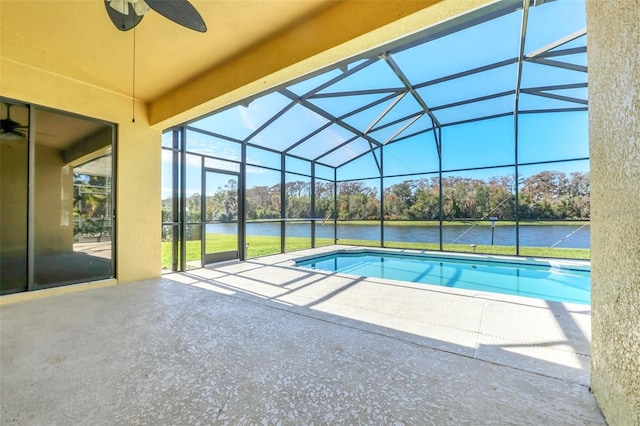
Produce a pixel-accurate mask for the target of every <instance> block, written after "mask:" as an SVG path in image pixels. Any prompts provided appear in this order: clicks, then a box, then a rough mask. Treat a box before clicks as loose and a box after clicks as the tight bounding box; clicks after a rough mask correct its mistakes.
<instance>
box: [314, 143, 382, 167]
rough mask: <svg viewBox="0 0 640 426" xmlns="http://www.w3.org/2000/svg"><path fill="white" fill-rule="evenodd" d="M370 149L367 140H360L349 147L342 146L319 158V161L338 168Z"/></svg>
mask: <svg viewBox="0 0 640 426" xmlns="http://www.w3.org/2000/svg"><path fill="white" fill-rule="evenodd" d="M370 149H371V147H370V145H369V142H367V141H366V140H365V139H362V138H358V139H355V140H354V141H353V142H351V143H349V144H348V145H345V146H342V147H340V148H338V149H336V150H335V151H333V152H330V153H329V154H327V155H324V156H322V157H320V158H318V161H319V162H321V163H324V164H327V165H329V166H332V167H338V166H340V165H342V164H344V163H346V162H348V161H349V160H351V159H353V158H356V157H358V156H359V155H360V154H362V153H364V152H366V151H368V150H370Z"/></svg>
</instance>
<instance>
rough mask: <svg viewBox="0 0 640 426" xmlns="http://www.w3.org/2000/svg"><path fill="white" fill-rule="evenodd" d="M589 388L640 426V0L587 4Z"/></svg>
mask: <svg viewBox="0 0 640 426" xmlns="http://www.w3.org/2000/svg"><path fill="white" fill-rule="evenodd" d="M587 28H588V31H589V38H588V49H589V131H590V140H591V152H590V155H591V214H592V216H591V218H592V221H591V238H592V240H591V249H592V250H591V256H592V257H591V263H592V331H593V341H592V349H591V356H592V370H591V371H592V377H591V383H592V389H593V391H594V393H595V396H596V398H597V400H598V403H599V404H600V406H601V408H602V411H603V412H604V415H605V416H606V418H607V421H608V422H609V424H611V425H639V424H640V1H638V0H625V1H622V0H620V1H596V0H589V1H587Z"/></svg>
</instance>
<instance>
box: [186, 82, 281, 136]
mask: <svg viewBox="0 0 640 426" xmlns="http://www.w3.org/2000/svg"><path fill="white" fill-rule="evenodd" d="M290 102H291V100H290V99H288V98H286V97H285V96H283V95H281V94H280V93H277V92H272V93H270V94H267V95H264V96H261V97H259V98H257V99H255V100H253V101H252V102H251V103H250V104H249V106H248V107H245V106H241V105H238V106H235V107H233V108H229V109H226V110H222V111H220V112H218V113H216V114H213V115H210V116H208V117H205V118H203V119H201V120H198V121H194V122H193V123H191V124H190V126H191V127H196V128H198V129H202V130H207V131H209V132H213V133H218V134H220V135H224V136H229V137H232V138H234V139H239V140H244V139H246V138H247V137H248V136H249V135H251V133H253V132H254V131H256V130H257V129H259V128H260V126H262V125H263V124H264V123H266V122H267V121H268V120H269V119H270V118H271V117H272V116H273V114H274V113H276V112H278V111H280V110H282V109H283V108H284V107H285V106H287V105H288V104H289V103H290Z"/></svg>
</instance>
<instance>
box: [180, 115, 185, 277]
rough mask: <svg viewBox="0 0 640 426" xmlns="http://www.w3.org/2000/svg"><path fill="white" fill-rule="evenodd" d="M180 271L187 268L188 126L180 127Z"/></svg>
mask: <svg viewBox="0 0 640 426" xmlns="http://www.w3.org/2000/svg"><path fill="white" fill-rule="evenodd" d="M179 132H180V271H186V270H187V213H186V211H187V195H186V191H187V167H186V165H187V148H186V145H187V143H186V136H187V130H186V128H185V127H184V126H183V127H180V130H179Z"/></svg>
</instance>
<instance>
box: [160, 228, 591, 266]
mask: <svg viewBox="0 0 640 426" xmlns="http://www.w3.org/2000/svg"><path fill="white" fill-rule="evenodd" d="M207 238H208V239H209V241H208V245H209V246H210V247H211V246H212V240H213V239H215V241H216V243H217V244H218V249H219V251H227V250H236V249H237V247H236V244H237V243H236V241H237V240H236V237H235V235H227V234H217V235H215V234H208V236H207ZM247 243H248V244H249V247H248V248H247V258H253V257H259V256H265V255H269V254H277V253H280V237H274V236H267V235H250V236H248V237H247ZM161 244H162V268H163V269H170V268H171V242H170V241H163V242H162V243H161ZM332 244H333V239H331V238H316V247H321V246H328V245H332ZM340 244H343V245H354V246H365V247H380V245H379V243H378V242H377V241H371V240H350V239H340ZM385 247H390V248H406V249H417V250H439V249H440V246H439V245H438V244H437V243H408V242H394V241H387V242H385ZM186 248H187V262H196V261H199V260H200V258H201V248H200V240H193V241H187V247H186ZM306 248H311V239H310V238H301V237H287V239H286V251H295V250H302V249H306ZM443 249H444V250H445V251H452V252H463V253H470V252H471V251H472V248H471V246H470V245H469V244H444V246H443ZM476 253H484V254H502V255H515V254H516V249H515V247H513V246H491V245H480V244H478V245H477V246H476ZM520 255H521V256H530V257H557V258H564V259H589V258H590V255H591V250H589V249H566V248H547V247H520Z"/></svg>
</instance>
